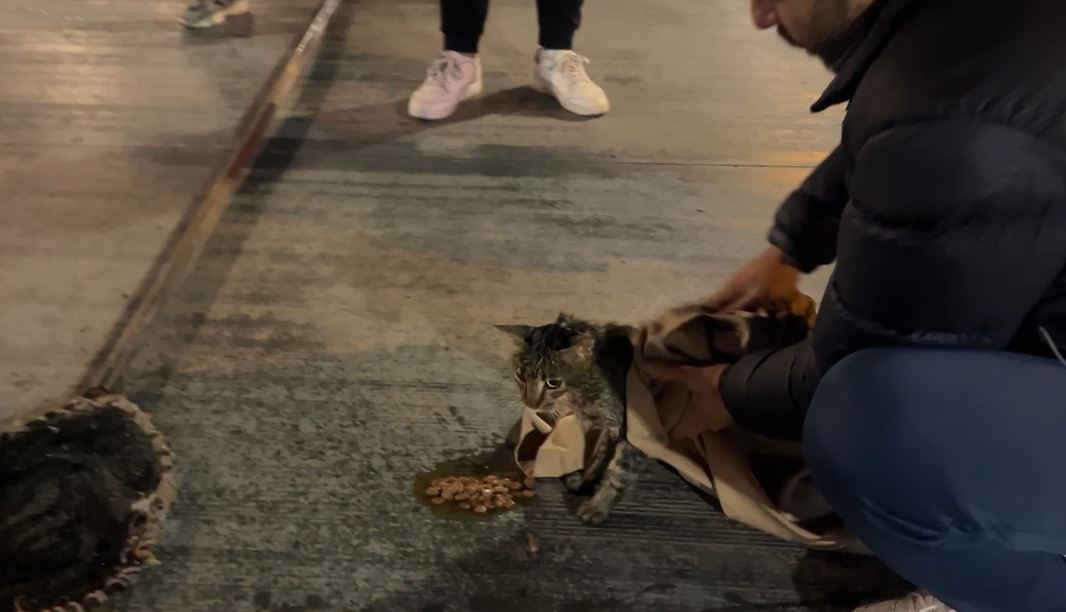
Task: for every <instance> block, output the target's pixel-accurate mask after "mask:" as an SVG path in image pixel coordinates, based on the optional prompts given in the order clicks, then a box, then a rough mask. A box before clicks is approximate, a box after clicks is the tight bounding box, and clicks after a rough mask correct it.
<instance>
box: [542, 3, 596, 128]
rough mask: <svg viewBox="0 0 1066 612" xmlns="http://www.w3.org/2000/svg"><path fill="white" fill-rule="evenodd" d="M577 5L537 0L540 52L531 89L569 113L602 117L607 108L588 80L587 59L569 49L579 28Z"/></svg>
mask: <svg viewBox="0 0 1066 612" xmlns="http://www.w3.org/2000/svg"><path fill="white" fill-rule="evenodd" d="M581 5H582V0H537V21H538V23H539V25H540V35H539V38H538V40H539V42H540V49H539V50H538V51H537V55H536V59H535V62H536V67H535V69H534V71H533V88H534V89H536V90H538V91H541V92H543V93H546V94H551V95H552V96H554V97H555V99H556V100H558V101H559V104H561V105H562V107H563V108H565V109H566V110H568V111H570V112H572V113H575V114H578V115H586V116H593V115H602V114H604V113H606V112H607V111H608V110H610V108H611V105H610V103H609V102H608V100H607V94H606V93H604V91H603V89H602V88H600V86H599V85H597V84H596V83H594V82H593V81H592V79H591V78H589V75H588V72H586V70H585V65H586V64H588V59H586V58H584V57H582V56H580V55H578V54H577V53H574V51H573V50H572V47H573V46H574V33H575V32H577V29H578V27H579V26H580V25H581Z"/></svg>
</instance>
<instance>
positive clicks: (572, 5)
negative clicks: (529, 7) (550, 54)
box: [537, 0, 584, 51]
mask: <svg viewBox="0 0 1066 612" xmlns="http://www.w3.org/2000/svg"><path fill="white" fill-rule="evenodd" d="M583 3H584V0H537V22H538V25H539V26H540V35H539V37H538V41H539V43H540V46H541V47H542V48H544V49H554V50H559V51H565V50H568V49H573V47H574V34H575V33H576V32H577V29H578V28H579V27H581V5H582V4H583Z"/></svg>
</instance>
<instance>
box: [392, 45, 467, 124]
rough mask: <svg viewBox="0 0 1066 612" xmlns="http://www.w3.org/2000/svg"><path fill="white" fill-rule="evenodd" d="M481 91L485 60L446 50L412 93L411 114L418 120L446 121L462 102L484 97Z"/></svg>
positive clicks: (409, 103)
mask: <svg viewBox="0 0 1066 612" xmlns="http://www.w3.org/2000/svg"><path fill="white" fill-rule="evenodd" d="M481 88H482V85H481V60H479V59H478V57H477V56H476V55H475V56H473V57H471V56H469V55H463V54H462V53H456V52H455V51H445V52H444V54H443V55H441V56H440V58H439V59H438V60H437V61H435V62H433V65H431V66H430V67H429V71H428V72H427V74H426V80H425V81H423V82H422V84H421V85H420V86H419V87H418V89H416V90H415V92H414V93H413V94H411V100H410V101H409V102H408V103H407V112H408V113H409V114H410V115H411V116H412V117H415V118H418V119H428V120H431V121H432V120H437V119H444V118H445V117H448V116H450V115H451V114H452V113H454V112H455V109H456V108H458V107H459V103H460V102H462V101H463V100H467V99H469V98H473V97H474V96H477V95H479V94H481Z"/></svg>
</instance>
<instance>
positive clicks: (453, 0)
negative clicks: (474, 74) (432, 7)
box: [440, 0, 583, 53]
mask: <svg viewBox="0 0 1066 612" xmlns="http://www.w3.org/2000/svg"><path fill="white" fill-rule="evenodd" d="M582 2H583V0H537V21H538V23H539V25H540V37H539V42H540V46H542V47H544V48H545V49H570V48H571V47H573V45H574V33H575V32H577V29H578V27H579V26H580V25H581V4H582ZM488 14H489V0H440V22H441V26H440V29H441V31H442V32H444V49H445V50H446V51H458V52H460V53H477V44H478V41H479V40H481V33H482V32H483V31H484V29H485V19H486V18H487V17H488Z"/></svg>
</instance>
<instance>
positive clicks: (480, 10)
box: [440, 0, 489, 54]
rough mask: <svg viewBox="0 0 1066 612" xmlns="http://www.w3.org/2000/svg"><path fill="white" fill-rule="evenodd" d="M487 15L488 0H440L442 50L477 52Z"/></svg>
mask: <svg viewBox="0 0 1066 612" xmlns="http://www.w3.org/2000/svg"><path fill="white" fill-rule="evenodd" d="M488 15H489V0H440V31H441V32H442V33H443V34H444V50H445V51H456V52H458V53H471V54H473V53H477V49H478V42H479V41H480V40H481V34H482V33H483V32H484V31H485V20H486V19H487V18H488Z"/></svg>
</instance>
